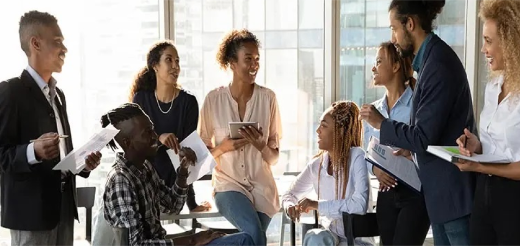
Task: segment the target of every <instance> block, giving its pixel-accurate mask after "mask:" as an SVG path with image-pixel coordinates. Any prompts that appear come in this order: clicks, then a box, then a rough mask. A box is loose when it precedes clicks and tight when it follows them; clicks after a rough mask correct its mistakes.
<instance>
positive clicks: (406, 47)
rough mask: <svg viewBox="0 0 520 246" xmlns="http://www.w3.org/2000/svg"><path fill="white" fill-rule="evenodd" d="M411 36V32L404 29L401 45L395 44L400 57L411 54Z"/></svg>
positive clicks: (412, 49)
mask: <svg viewBox="0 0 520 246" xmlns="http://www.w3.org/2000/svg"><path fill="white" fill-rule="evenodd" d="M413 41H414V40H413V37H412V34H411V33H410V32H409V31H408V30H405V31H404V39H403V45H402V46H401V45H399V44H398V45H397V46H398V47H397V48H398V49H397V50H398V51H399V55H400V56H401V57H402V58H407V57H410V56H412V55H413V51H414V50H415V49H414V47H413V43H414V42H413Z"/></svg>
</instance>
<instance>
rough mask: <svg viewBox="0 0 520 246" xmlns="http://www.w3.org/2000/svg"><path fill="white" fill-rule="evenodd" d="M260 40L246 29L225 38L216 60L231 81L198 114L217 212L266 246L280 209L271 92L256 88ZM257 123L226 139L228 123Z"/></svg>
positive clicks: (276, 118)
mask: <svg viewBox="0 0 520 246" xmlns="http://www.w3.org/2000/svg"><path fill="white" fill-rule="evenodd" d="M259 45H260V44H259V41H258V39H257V38H256V36H255V35H254V34H252V33H251V32H249V31H247V30H234V31H232V32H230V33H228V34H227V35H226V36H225V37H224V39H223V41H222V43H221V44H220V47H219V51H218V54H217V61H218V62H219V64H220V66H221V68H223V69H228V68H230V69H231V70H232V71H233V81H232V82H231V84H229V85H228V86H225V87H220V88H218V89H215V90H212V91H211V92H209V93H208V95H207V96H206V99H205V101H204V104H203V106H202V109H201V117H200V122H199V132H200V136H201V138H202V140H203V141H204V142H205V143H206V145H207V146H208V147H209V148H210V149H211V152H212V154H213V156H214V157H215V159H216V161H217V166H216V167H215V170H214V172H213V187H214V192H215V203H216V206H217V208H218V210H219V212H220V213H221V214H222V215H223V216H224V217H225V218H226V219H227V220H228V221H229V222H231V223H232V224H233V225H234V226H235V227H237V228H238V229H239V230H240V231H243V232H246V233H248V234H249V235H251V237H252V238H253V241H254V242H255V245H266V243H267V240H266V234H265V231H266V230H267V227H268V226H269V223H270V221H271V218H272V217H273V215H275V214H276V213H277V212H278V210H279V209H280V204H279V200H278V192H277V188H276V184H275V181H274V178H273V174H272V173H271V165H274V164H276V163H277V161H278V155H279V141H280V137H281V130H282V129H281V120H280V114H279V110H278V103H277V101H276V96H275V94H274V92H273V91H271V90H270V89H267V88H265V87H262V86H259V85H257V84H256V83H255V78H256V74H257V72H258V70H259V59H260V57H259V52H258V47H259ZM240 121H242V122H258V123H259V125H260V128H259V129H255V128H243V129H241V130H240V134H241V135H242V136H243V137H244V138H242V139H238V140H232V139H229V138H228V137H229V127H228V123H229V122H240Z"/></svg>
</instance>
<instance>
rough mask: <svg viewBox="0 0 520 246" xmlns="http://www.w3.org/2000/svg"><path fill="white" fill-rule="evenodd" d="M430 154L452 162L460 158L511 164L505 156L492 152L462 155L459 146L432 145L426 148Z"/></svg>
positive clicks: (487, 162) (486, 162) (485, 162)
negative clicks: (491, 153)
mask: <svg viewBox="0 0 520 246" xmlns="http://www.w3.org/2000/svg"><path fill="white" fill-rule="evenodd" d="M426 151H428V152H429V153H430V154H433V155H436V156H437V157H439V158H442V159H444V160H446V161H449V162H451V163H456V162H459V160H460V159H462V160H468V161H473V162H480V163H484V164H493V163H495V164H509V163H511V161H510V160H509V159H508V158H506V157H504V156H498V155H490V154H473V155H472V156H465V155H461V154H460V152H459V147H458V146H435V145H430V146H428V148H427V149H426Z"/></svg>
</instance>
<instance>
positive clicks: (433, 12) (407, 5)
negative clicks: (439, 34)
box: [388, 0, 446, 33]
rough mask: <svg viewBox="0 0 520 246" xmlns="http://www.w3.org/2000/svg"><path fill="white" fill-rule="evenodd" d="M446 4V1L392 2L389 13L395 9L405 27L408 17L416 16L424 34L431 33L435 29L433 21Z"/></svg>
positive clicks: (411, 0) (398, 0)
mask: <svg viewBox="0 0 520 246" xmlns="http://www.w3.org/2000/svg"><path fill="white" fill-rule="evenodd" d="M445 4H446V0H392V2H391V3H390V7H388V11H390V10H392V9H395V10H396V13H397V18H398V19H399V20H400V21H401V23H402V24H403V25H404V24H405V23H406V21H407V20H408V17H412V16H416V17H417V18H418V19H419V23H420V25H421V28H422V29H423V30H424V32H426V33H431V32H432V30H433V29H434V26H433V21H434V20H435V19H436V18H437V15H439V14H440V13H441V12H442V8H443V7H444V5H445Z"/></svg>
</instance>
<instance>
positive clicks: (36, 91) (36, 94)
mask: <svg viewBox="0 0 520 246" xmlns="http://www.w3.org/2000/svg"><path fill="white" fill-rule="evenodd" d="M20 80H21V82H22V83H23V84H24V85H25V86H26V87H27V89H28V90H29V91H30V92H31V94H32V98H33V99H34V100H36V102H37V104H35V105H43V107H45V109H46V110H47V111H48V112H49V114H52V113H54V110H53V109H52V107H51V105H50V104H49V101H47V98H46V97H45V95H44V94H43V92H42V89H40V87H39V86H38V84H37V83H36V81H35V80H34V79H33V78H32V76H31V74H29V72H27V71H26V70H23V72H22V75H21V76H20Z"/></svg>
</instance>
